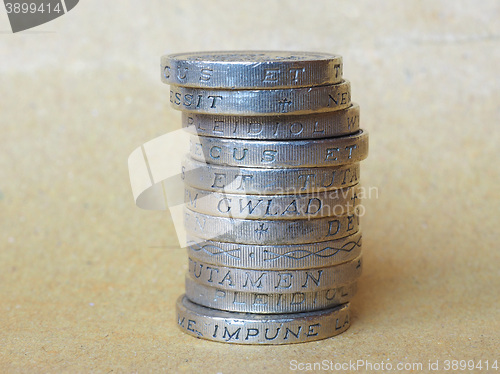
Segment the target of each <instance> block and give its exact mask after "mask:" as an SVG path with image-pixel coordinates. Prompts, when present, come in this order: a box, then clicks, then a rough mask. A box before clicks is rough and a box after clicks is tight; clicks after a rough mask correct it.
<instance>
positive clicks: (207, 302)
mask: <svg viewBox="0 0 500 374" xmlns="http://www.w3.org/2000/svg"><path fill="white" fill-rule="evenodd" d="M356 291H357V282H354V283H350V284H344V285H341V286H338V287H332V288H327V289H325V290H321V291H312V292H295V293H281V292H272V293H261V292H239V291H230V290H224V289H221V288H218V287H212V286H206V285H202V284H200V283H197V282H195V281H194V280H193V279H191V278H190V277H186V297H187V298H188V299H189V300H191V301H192V302H194V303H196V304H199V305H203V306H206V307H208V308H213V309H219V310H227V311H230V312H243V313H297V312H310V311H313V310H318V309H325V308H332V307H334V306H337V305H340V304H345V303H347V302H349V301H351V299H352V298H353V297H354V295H355V294H356Z"/></svg>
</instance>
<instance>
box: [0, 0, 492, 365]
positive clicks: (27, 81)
mask: <svg viewBox="0 0 500 374" xmlns="http://www.w3.org/2000/svg"><path fill="white" fill-rule="evenodd" d="M499 19H500V3H499V2H498V1H481V2H476V1H473V0H471V1H455V0H450V1H418V2H417V1H399V0H392V1H389V0H386V1H376V2H374V1H368V0H364V1H356V2H348V1H327V0H315V1H304V0H302V1H281V0H252V1H226V0H223V1H220V0H211V1H206V2H202V1H193V0H189V1H188V0H183V1H177V2H174V1H170V0H169V1H160V0H155V1H139V0H136V1H117V0H115V1H98V0H83V1H81V2H80V4H79V5H78V6H77V7H76V8H75V9H73V10H72V11H71V12H69V13H68V14H67V15H65V16H63V17H61V18H59V19H57V20H55V21H53V22H50V23H48V24H46V25H42V26H40V27H38V28H36V29H32V30H31V31H28V32H23V33H20V34H15V35H13V34H11V33H10V32H9V30H10V28H9V25H8V20H7V16H6V14H5V12H4V11H3V10H2V11H0V31H1V33H0V126H1V130H2V131H1V136H0V300H1V302H0V371H1V372H42V373H43V372H52V373H56V372H71V373H75V372H99V373H100V372H102V373H109V372H124V373H132V372H139V373H144V372H169V373H172V372H174V373H177V372H181V373H183V372H186V373H196V372H198V373H200V372H207V373H234V372H252V373H257V372H273V373H282V372H289V361H290V360H291V359H296V360H298V361H301V362H314V361H320V360H323V359H327V360H332V361H333V362H347V361H348V360H350V359H352V360H358V359H362V360H369V361H370V362H373V363H375V362H381V361H384V362H391V363H392V364H393V365H396V364H397V363H398V362H403V363H404V362H422V363H424V365H427V363H428V361H429V360H433V361H435V360H438V359H439V360H440V362H441V363H442V362H443V360H445V359H467V360H469V359H473V360H480V359H482V360H490V361H491V360H500V355H499V352H500V340H499V339H500V324H499V320H500V303H499V300H498V294H499V290H500V272H499V264H500V244H499V239H500V238H499V229H498V227H499V224H500V217H499V211H500V202H499V190H498V186H499V185H500V166H499V164H500V157H499V156H500V154H499V151H498V144H499V142H500V132H499V129H498V126H499V124H500V123H499V122H500V83H499V70H498V65H499V63H500V42H499V41H500V22H498V20H499ZM214 49H282V50H283V49H293V50H312V51H325V52H334V53H339V54H341V55H343V57H344V72H345V76H346V77H347V78H348V79H350V80H351V82H352V88H353V99H354V100H355V101H357V102H358V103H359V104H360V106H361V111H362V126H363V127H364V128H365V129H367V130H368V131H369V132H370V135H371V139H370V140H371V153H370V156H369V158H368V160H366V161H365V162H364V163H363V165H362V180H363V184H364V185H365V186H376V187H378V188H379V198H378V199H371V200H367V201H365V204H366V207H367V215H366V216H365V217H364V218H363V229H364V253H365V259H366V261H365V272H364V275H363V277H362V279H361V282H360V291H359V294H358V295H357V296H356V298H355V300H354V301H353V308H354V320H353V324H352V327H351V329H350V330H348V332H346V333H345V334H343V335H342V336H339V337H338V338H335V339H329V340H325V341H321V342H315V343H308V344H302V345H292V346H283V347H272V346H271V347H249V346H230V345H224V344H218V343H213V342H206V341H202V340H197V339H194V338H192V337H189V336H186V335H184V334H182V333H181V332H180V330H178V329H177V327H176V325H175V319H174V302H175V299H176V297H177V296H178V295H180V294H181V293H182V292H183V274H184V271H185V267H186V263H187V260H186V255H185V254H184V251H182V250H180V249H178V248H177V247H176V246H177V241H176V238H175V233H174V230H173V225H172V222H171V219H170V218H169V214H168V213H165V212H150V211H141V210H139V209H137V208H136V207H135V206H134V204H133V201H132V196H131V191H130V186H129V182H128V171H127V157H128V154H129V153H130V152H131V151H132V150H133V149H134V148H135V147H137V146H139V145H140V144H142V143H144V142H146V141H148V140H150V139H152V138H154V137H156V136H159V135H161V134H163V133H165V132H167V131H168V130H171V129H174V128H177V127H179V120H180V115H179V113H178V112H174V111H173V110H171V109H170V108H169V106H168V105H167V102H168V88H167V86H165V85H163V84H162V83H161V82H160V73H159V58H160V55H162V54H164V53H174V52H182V51H195V50H214ZM424 367H425V366H424Z"/></svg>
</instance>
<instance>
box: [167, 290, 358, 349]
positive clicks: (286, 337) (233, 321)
mask: <svg viewBox="0 0 500 374" xmlns="http://www.w3.org/2000/svg"><path fill="white" fill-rule="evenodd" d="M176 307H177V318H178V321H177V322H178V324H179V326H180V328H181V329H183V330H184V331H185V332H186V333H188V334H190V335H194V336H196V337H199V338H204V339H208V340H214V341H219V342H225V343H240V344H290V343H304V342H308V341H313V340H319V339H325V338H329V337H332V336H335V335H338V334H341V333H342V332H344V331H345V330H347V329H348V328H349V325H350V314H349V308H350V306H349V303H346V304H342V305H339V306H336V307H333V308H328V309H321V310H317V311H313V312H301V313H291V314H253V313H236V312H226V311H221V310H216V309H212V308H207V307H204V306H201V305H198V304H195V303H193V302H191V301H190V300H189V299H188V298H187V297H186V296H184V295H183V296H181V297H179V299H178V300H177V305H176Z"/></svg>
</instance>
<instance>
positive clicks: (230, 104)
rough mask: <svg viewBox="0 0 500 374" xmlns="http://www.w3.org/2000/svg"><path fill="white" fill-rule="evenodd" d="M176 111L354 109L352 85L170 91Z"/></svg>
mask: <svg viewBox="0 0 500 374" xmlns="http://www.w3.org/2000/svg"><path fill="white" fill-rule="evenodd" d="M170 104H171V106H172V107H173V108H174V109H177V110H183V111H188V112H196V113H207V114H228V115H229V114H231V115H276V114H285V113H287V114H307V113H317V112H330V111H333V110H340V109H345V108H348V107H349V106H351V84H350V83H349V82H348V81H346V80H344V81H342V82H341V83H338V84H332V85H328V86H316V87H304V88H281V89H276V90H275V89H273V90H220V89H204V88H187V87H179V86H171V87H170Z"/></svg>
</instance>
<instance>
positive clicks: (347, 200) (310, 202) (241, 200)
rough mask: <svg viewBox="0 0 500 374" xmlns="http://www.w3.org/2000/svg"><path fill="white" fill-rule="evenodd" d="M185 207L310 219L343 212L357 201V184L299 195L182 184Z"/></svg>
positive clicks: (221, 213) (205, 211) (254, 216)
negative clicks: (237, 191) (216, 189)
mask: <svg viewBox="0 0 500 374" xmlns="http://www.w3.org/2000/svg"><path fill="white" fill-rule="evenodd" d="M184 191H185V195H184V202H185V203H186V206H187V208H188V209H190V210H192V211H195V212H198V213H203V214H208V215H211V216H218V217H228V218H240V219H269V220H272V219H275V220H284V219H311V218H320V217H333V216H343V215H346V214H349V213H350V212H353V211H354V208H355V207H356V206H357V205H358V204H359V196H358V195H359V188H358V186H353V187H347V188H342V189H338V190H330V191H324V192H317V193H310V194H300V195H283V194H282V195H241V194H229V193H220V192H212V191H203V190H200V189H197V188H193V187H189V186H185V189H184Z"/></svg>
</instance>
